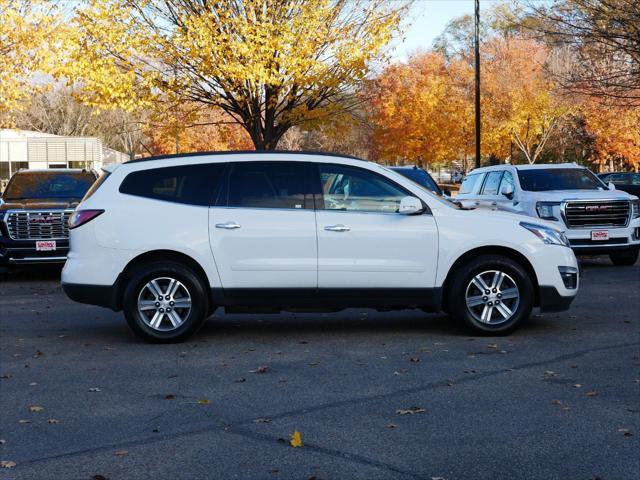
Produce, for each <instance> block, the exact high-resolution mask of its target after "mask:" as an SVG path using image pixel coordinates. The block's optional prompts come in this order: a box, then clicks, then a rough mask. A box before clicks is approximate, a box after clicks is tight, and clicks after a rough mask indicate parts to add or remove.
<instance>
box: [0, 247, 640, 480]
mask: <svg viewBox="0 0 640 480" xmlns="http://www.w3.org/2000/svg"><path fill="white" fill-rule="evenodd" d="M582 268H583V271H582V274H583V275H582V286H581V291H580V293H579V296H578V298H577V300H576V301H575V302H574V305H573V307H572V309H571V310H570V311H568V312H563V313H554V314H545V315H536V316H535V317H534V318H533V319H532V320H531V322H530V323H529V324H527V325H526V326H524V327H523V328H522V329H520V330H519V331H517V332H516V333H515V334H513V335H511V336H509V337H495V338H492V337H485V338H480V337H472V336H469V334H468V333H467V332H465V331H463V330H461V329H460V328H458V327H456V326H454V325H452V324H451V322H450V321H449V320H448V318H447V317H446V316H443V315H427V314H425V313H422V312H419V311H403V312H387V313H377V312H374V311H372V310H348V311H344V312H341V313H336V314H291V313H286V314H281V315H228V316H225V315H222V314H218V315H216V316H214V317H212V318H211V319H209V320H208V322H207V323H206V325H205V326H204V328H203V329H202V330H201V331H200V332H199V333H198V334H197V335H196V336H195V337H194V338H193V339H192V340H191V341H189V342H186V343H183V344H177V345H149V344H146V343H142V342H141V341H139V340H138V339H137V338H136V337H134V336H133V334H132V333H131V332H130V331H129V328H128V327H127V325H126V323H125V321H124V318H123V316H122V315H121V314H120V313H114V312H111V311H109V310H105V309H101V308H98V307H91V306H85V305H79V304H74V303H73V302H71V301H70V300H68V299H67V298H66V297H65V296H64V294H63V293H62V290H61V288H60V286H59V283H58V275H59V271H55V270H54V271H49V272H47V273H46V274H42V273H36V272H26V273H19V274H16V275H14V276H10V277H9V278H8V279H7V280H6V281H4V282H2V283H0V318H1V319H0V415H1V418H0V439H1V440H2V441H1V442H0V460H2V461H4V462H15V467H13V468H0V480H2V479H9V478H11V479H13V478H15V479H87V480H89V479H95V480H100V479H105V478H107V479H111V480H115V479H142V478H144V479H147V478H153V479H204V478H211V479H236V478H237V479H302V480H309V479H316V480H319V479H327V480H329V479H434V478H438V479H447V480H452V479H503V478H504V479H514V478H536V479H556V478H557V479H563V480H566V479H601V480H608V479H637V478H639V476H640V455H639V452H640V448H639V447H640V338H639V333H640V329H639V326H640V318H639V316H640V314H639V312H640V264H636V265H635V266H634V267H613V266H612V265H611V264H610V263H609V262H608V261H606V260H605V259H584V260H583V261H582ZM294 431H298V432H300V434H301V440H302V442H303V444H304V445H303V446H301V447H298V448H294V447H292V446H291V445H290V443H289V440H290V435H291V434H292V433H293V432H294ZM4 465H5V466H11V465H12V464H11V463H9V464H7V463H5V464H4Z"/></svg>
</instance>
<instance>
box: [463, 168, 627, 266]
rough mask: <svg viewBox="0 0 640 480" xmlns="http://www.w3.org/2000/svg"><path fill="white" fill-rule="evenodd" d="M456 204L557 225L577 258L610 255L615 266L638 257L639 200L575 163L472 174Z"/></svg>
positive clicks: (468, 176)
mask: <svg viewBox="0 0 640 480" xmlns="http://www.w3.org/2000/svg"><path fill="white" fill-rule="evenodd" d="M456 200H458V201H460V203H462V205H463V206H465V207H471V208H474V207H476V208H492V209H498V210H505V211H509V212H514V213H520V214H524V215H529V216H531V217H537V218H542V219H544V220H547V221H551V222H554V223H555V224H556V225H557V226H558V227H560V228H561V229H562V230H564V231H565V234H566V236H567V238H568V239H569V241H570V243H571V248H573V250H574V252H575V253H576V254H581V253H584V254H608V255H609V257H610V258H611V261H612V262H613V263H614V264H615V265H633V264H634V263H635V262H636V261H637V259H638V250H639V249H640V204H639V200H638V197H636V196H634V195H630V194H628V193H626V192H623V191H621V190H616V189H615V187H614V186H613V184H609V185H606V184H604V183H603V182H602V181H601V180H600V179H599V178H598V177H597V176H596V175H594V174H593V173H592V172H591V171H590V170H589V169H587V168H584V167H581V166H580V165H577V164H575V163H564V164H546V165H508V164H507V165H495V166H491V167H483V168H478V169H476V170H473V171H472V172H471V173H469V174H468V175H467V176H466V178H465V179H464V181H463V182H462V185H461V187H460V192H459V193H458V195H457V197H456Z"/></svg>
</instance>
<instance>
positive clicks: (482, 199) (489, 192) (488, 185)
mask: <svg viewBox="0 0 640 480" xmlns="http://www.w3.org/2000/svg"><path fill="white" fill-rule="evenodd" d="M503 173H504V171H503V170H492V171H491V172H489V173H487V176H486V178H485V180H484V183H483V185H482V190H480V195H479V196H478V199H477V206H479V207H481V208H492V209H495V208H498V202H500V201H501V195H500V182H501V181H502V175H503Z"/></svg>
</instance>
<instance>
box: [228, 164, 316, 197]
mask: <svg viewBox="0 0 640 480" xmlns="http://www.w3.org/2000/svg"><path fill="white" fill-rule="evenodd" d="M306 183H307V182H306V180H305V164H304V163H302V162H291V161H289V162H241V163H236V164H235V165H234V166H233V168H232V170H231V174H230V176H229V201H228V206H230V207H246V208H295V209H297V208H304V205H305V194H306V193H307V191H308V190H307V188H306Z"/></svg>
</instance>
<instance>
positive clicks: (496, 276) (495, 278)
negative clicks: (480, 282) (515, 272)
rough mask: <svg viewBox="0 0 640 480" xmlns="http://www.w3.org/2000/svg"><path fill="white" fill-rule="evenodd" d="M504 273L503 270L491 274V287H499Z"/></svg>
mask: <svg viewBox="0 0 640 480" xmlns="http://www.w3.org/2000/svg"><path fill="white" fill-rule="evenodd" d="M504 277H505V274H504V272H496V273H495V274H494V275H493V279H492V281H491V288H492V289H494V288H497V289H500V285H502V281H503V280H504Z"/></svg>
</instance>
